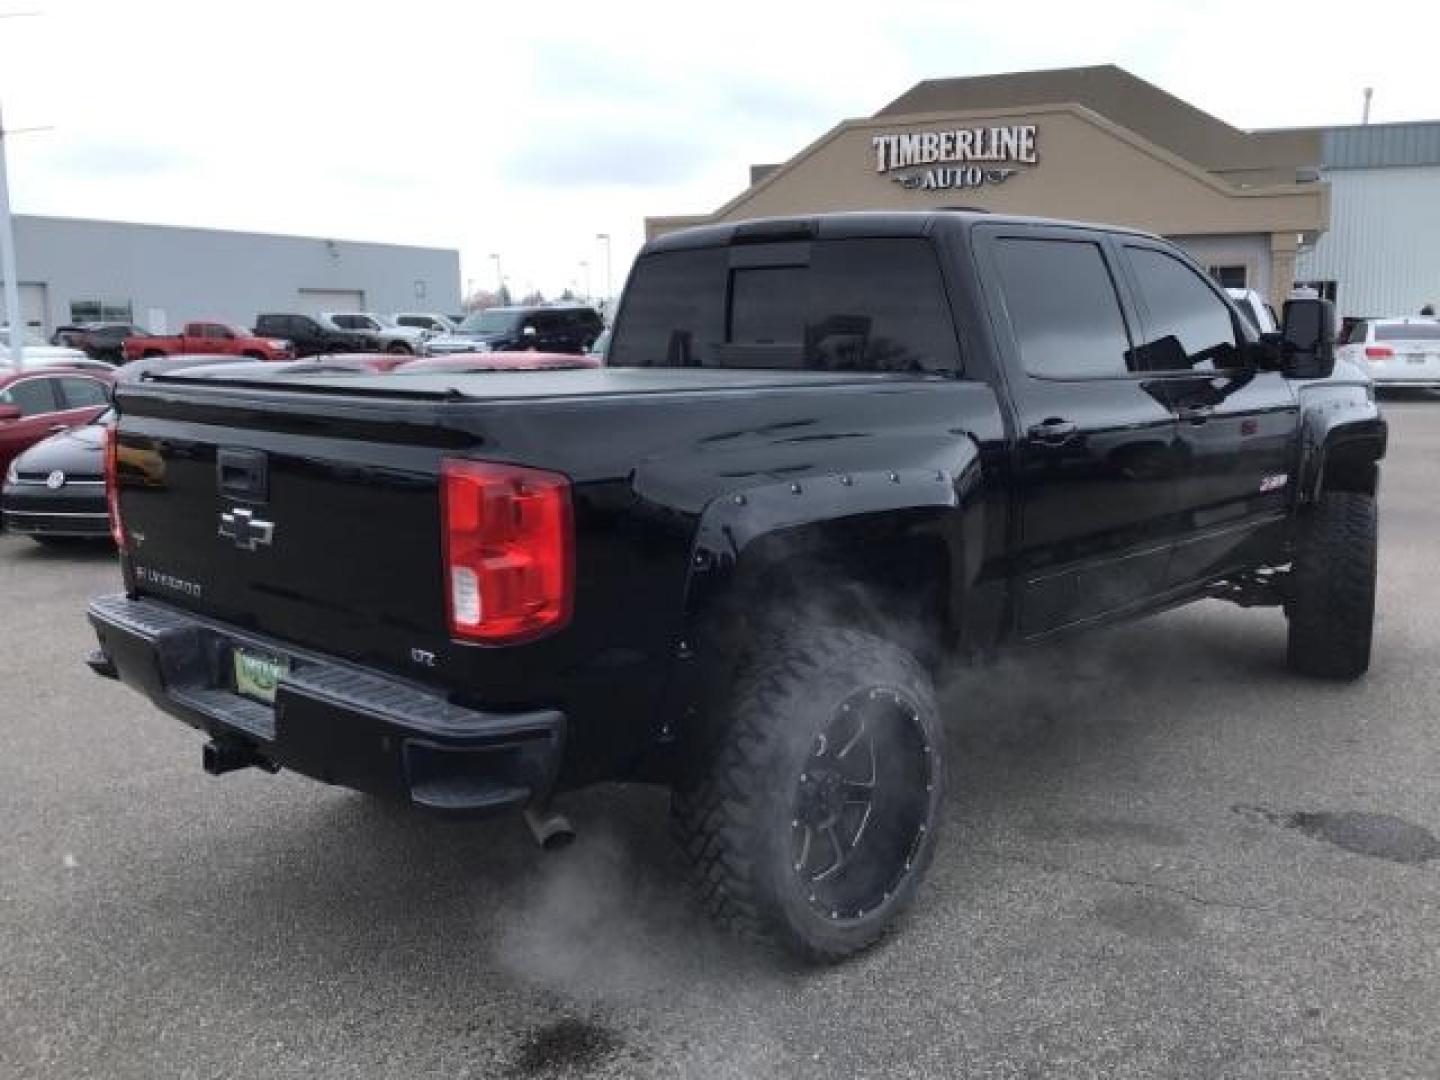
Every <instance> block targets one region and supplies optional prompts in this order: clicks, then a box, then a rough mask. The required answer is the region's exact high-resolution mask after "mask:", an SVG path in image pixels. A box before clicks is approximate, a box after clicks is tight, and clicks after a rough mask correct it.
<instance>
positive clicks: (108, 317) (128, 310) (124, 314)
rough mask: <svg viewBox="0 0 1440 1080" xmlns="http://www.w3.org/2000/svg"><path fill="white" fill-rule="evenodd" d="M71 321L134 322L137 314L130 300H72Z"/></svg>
mask: <svg viewBox="0 0 1440 1080" xmlns="http://www.w3.org/2000/svg"><path fill="white" fill-rule="evenodd" d="M70 321H71V322H72V323H87V322H123V323H128V322H134V321H135V312H134V308H133V305H132V304H131V302H130V301H129V300H126V301H125V302H124V303H121V302H120V301H118V300H71V301H70Z"/></svg>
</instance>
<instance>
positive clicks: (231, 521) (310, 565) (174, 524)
mask: <svg viewBox="0 0 1440 1080" xmlns="http://www.w3.org/2000/svg"><path fill="white" fill-rule="evenodd" d="M120 403H121V409H122V414H123V420H122V423H121V426H120V432H119V435H118V439H119V444H118V452H117V474H118V481H119V500H120V505H121V509H122V516H123V519H124V523H125V528H126V530H127V533H128V535H129V540H130V557H131V561H132V567H133V585H134V591H135V592H137V593H139V594H148V595H151V596H154V597H156V598H157V599H163V600H165V601H167V602H170V603H173V604H176V605H178V606H180V607H183V608H186V609H189V610H193V611H196V612H198V613H201V614H205V615H209V616H212V617H214V618H216V619H220V620H223V621H226V622H230V623H232V624H234V625H237V626H239V627H243V628H245V629H249V630H252V631H254V632H257V633H262V634H271V635H274V636H277V637H281V638H283V639H285V640H287V641H291V642H294V643H296V644H299V645H305V646H310V647H312V648H315V649H319V650H323V651H325V652H327V653H330V654H333V655H338V656H343V657H348V658H351V659H355V660H359V661H362V662H369V663H379V664H381V665H383V666H384V667H388V668H391V669H404V668H408V667H409V666H410V665H409V664H407V663H406V660H407V658H408V657H409V656H410V655H411V651H412V650H415V649H420V650H427V649H428V650H430V651H436V652H438V651H439V650H440V649H441V648H442V647H443V646H444V644H445V643H446V640H447V637H446V628H445V613H444V605H443V599H442V598H443V593H442V589H441V574H442V571H441V562H440V522H439V502H438V498H437V487H436V476H437V473H438V468H439V461H440V459H441V457H442V456H443V455H444V454H445V453H446V451H447V449H451V450H452V451H453V448H454V447H455V445H456V443H457V442H460V441H463V440H465V437H464V436H461V435H458V434H457V433H456V432H453V431H448V430H447V429H446V428H445V427H444V426H443V424H441V423H438V422H437V419H438V416H437V414H438V413H439V411H440V409H438V408H437V405H436V403H434V402H432V401H426V400H423V399H421V400H407V399H405V398H404V397H391V398H387V399H386V400H385V402H384V407H383V410H382V409H379V408H377V407H376V406H375V404H372V403H366V402H363V401H360V402H354V401H350V402H346V401H336V400H333V399H327V400H326V402H325V409H324V414H325V418H324V419H323V420H322V419H319V418H318V417H317V416H316V415H315V410H313V409H310V410H307V409H305V408H304V403H298V404H297V403H296V402H293V401H287V400H286V399H285V398H284V397H283V395H272V396H271V399H270V400H267V401H264V403H263V406H262V404H261V402H260V401H257V400H256V399H255V398H254V397H253V396H247V395H246V394H244V393H243V392H240V391H236V390H232V391H230V392H229V393H228V394H226V395H224V396H219V395H213V394H212V395H209V396H208V397H206V398H202V399H199V400H197V399H195V398H193V397H190V398H187V397H182V396H179V395H167V394H164V393H158V392H154V391H147V390H134V391H131V392H130V393H125V392H123V391H122V394H121V396H120ZM408 413H413V416H411V415H407V414H408Z"/></svg>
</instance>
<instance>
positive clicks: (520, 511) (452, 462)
mask: <svg viewBox="0 0 1440 1080" xmlns="http://www.w3.org/2000/svg"><path fill="white" fill-rule="evenodd" d="M440 514H441V521H442V525H443V528H444V544H445V551H444V555H445V610H446V614H447V615H448V617H449V621H450V633H451V635H452V636H453V637H455V638H459V639H461V640H464V641H476V642H481V643H483V644H487V645H501V644H506V643H511V642H517V641H526V640H529V639H531V638H536V637H540V636H542V635H544V634H548V633H551V632H552V631H555V630H558V629H560V628H561V627H562V626H564V625H565V624H566V623H567V622H569V621H570V611H571V607H572V602H573V593H574V575H575V569H574V563H575V558H574V541H573V536H574V529H573V526H572V524H571V512H570V481H569V480H567V479H566V478H565V477H564V476H561V475H560V474H559V473H552V472H542V471H541V470H539V469H526V468H521V467H519V466H516V465H499V464H493V463H490V462H484V461H464V460H460V459H456V458H446V459H445V460H444V461H443V462H441V465H440Z"/></svg>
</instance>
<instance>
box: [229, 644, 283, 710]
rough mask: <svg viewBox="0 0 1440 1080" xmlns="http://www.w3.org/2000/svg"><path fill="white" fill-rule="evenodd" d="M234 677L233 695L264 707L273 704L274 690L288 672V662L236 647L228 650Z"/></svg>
mask: <svg viewBox="0 0 1440 1080" xmlns="http://www.w3.org/2000/svg"><path fill="white" fill-rule="evenodd" d="M230 660H231V666H232V668H233V671H234V677H235V693H237V694H239V695H240V696H241V697H247V698H250V699H251V700H252V701H259V702H262V703H263V704H266V705H273V704H275V688H276V687H277V686H279V685H280V680H281V678H283V677H284V675H285V673H286V672H288V671H289V670H290V661H289V660H287V659H286V658H285V657H283V656H275V655H274V654H273V653H267V652H263V651H260V650H257V649H251V648H247V647H246V646H243V645H236V646H235V647H234V648H232V649H231V650H230Z"/></svg>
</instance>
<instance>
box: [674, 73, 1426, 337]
mask: <svg viewBox="0 0 1440 1080" xmlns="http://www.w3.org/2000/svg"><path fill="white" fill-rule="evenodd" d="M940 207H965V208H973V209H982V210H989V211H993V212H996V213H1008V214H1029V215H1037V216H1041V217H1052V218H1066V219H1072V220H1082V221H1099V222H1105V223H1109V224H1115V225H1124V226H1130V227H1133V228H1138V229H1143V230H1145V231H1148V232H1154V233H1159V234H1161V235H1163V236H1166V237H1169V238H1170V239H1172V240H1174V241H1175V242H1177V243H1178V244H1180V245H1181V246H1182V247H1184V248H1185V249H1187V250H1188V251H1189V252H1190V254H1191V255H1192V256H1193V257H1194V258H1195V259H1196V260H1197V261H1198V262H1199V263H1200V264H1201V265H1203V266H1205V267H1206V268H1208V269H1209V270H1210V272H1211V273H1212V274H1214V276H1215V277H1216V278H1217V279H1219V280H1220V281H1221V282H1223V283H1224V284H1225V285H1227V286H1237V287H1248V288H1252V289H1255V290H1256V291H1258V292H1260V293H1261V294H1262V295H1265V296H1267V297H1268V298H1269V299H1270V300H1271V302H1272V303H1274V304H1275V305H1276V306H1277V307H1278V305H1279V304H1280V303H1282V302H1283V301H1284V299H1285V298H1286V297H1287V296H1289V295H1291V293H1292V291H1293V290H1294V289H1295V288H1296V286H1297V285H1308V286H1311V287H1313V288H1315V289H1316V290H1317V291H1319V292H1322V293H1323V294H1324V295H1326V296H1328V297H1330V298H1331V299H1333V300H1334V301H1335V302H1336V305H1337V307H1338V308H1339V311H1340V313H1341V314H1343V315H1389V314H1413V313H1415V312H1417V311H1418V310H1419V309H1420V308H1421V306H1423V305H1424V304H1427V303H1433V304H1437V305H1440V122H1427V123H1415V124H1373V125H1365V126H1357V127H1340V128H1296V129H1285V130H1269V131H1241V130H1239V129H1237V128H1233V127H1231V126H1230V125H1229V124H1226V123H1225V122H1224V121H1222V120H1219V119H1217V118H1215V117H1213V116H1210V115H1208V114H1207V113H1204V112H1202V111H1200V110H1199V109H1197V108H1195V107H1194V106H1192V105H1189V104H1187V103H1186V102H1184V101H1182V100H1180V99H1179V98H1177V97H1175V96H1173V95H1172V94H1168V93H1166V92H1165V91H1163V90H1161V89H1159V88H1158V87H1155V86H1152V85H1151V84H1150V83H1147V82H1145V81H1144V80H1143V79H1139V78H1137V77H1136V76H1134V75H1131V74H1129V73H1128V72H1126V71H1123V70H1121V69H1120V68H1117V67H1113V66H1104V67H1093V68H1070V69H1064V70H1056V71H1035V72H1021V73H1017V74H1010V75H987V76H978V77H972V78H956V79H933V80H927V81H925V82H921V83H918V84H916V85H915V86H914V87H912V88H911V89H910V90H908V91H907V92H906V93H904V94H902V95H901V96H900V97H898V98H896V99H895V100H894V101H892V102H891V103H890V104H888V105H886V106H885V107H884V108H882V109H881V110H880V111H879V112H877V113H876V114H875V115H874V116H870V117H865V118H858V119H850V120H845V121H843V122H841V123H840V124H838V125H836V126H835V127H834V128H832V129H830V130H829V131H827V132H825V133H824V134H823V135H821V136H820V137H819V138H818V139H816V140H815V141H814V142H813V143H811V144H810V145H809V146H806V147H805V148H803V149H802V150H800V152H799V153H797V154H796V155H795V156H794V157H792V158H791V159H790V160H789V161H786V162H784V163H783V164H779V165H756V166H752V168H751V175H750V185H749V187H747V188H746V189H745V190H744V191H742V192H740V193H739V194H738V195H736V196H735V198H733V199H731V200H730V201H729V202H727V203H726V204H725V205H724V206H722V207H720V208H719V209H718V210H716V211H714V212H713V213H710V214H695V215H686V216H672V217H652V218H647V219H646V222H645V224H646V234H647V236H651V237H653V236H658V235H660V234H662V233H665V232H670V231H672V230H674V229H678V228H684V227H687V226H691V225H699V224H707V223H711V222H723V221H734V220H739V219H743V218H755V217H788V216H795V215H804V214H813V213H820V212H827V211H843V210H922V209H935V208H940Z"/></svg>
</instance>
